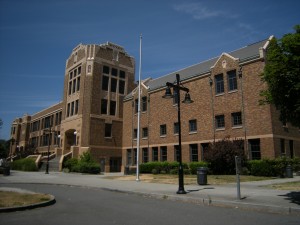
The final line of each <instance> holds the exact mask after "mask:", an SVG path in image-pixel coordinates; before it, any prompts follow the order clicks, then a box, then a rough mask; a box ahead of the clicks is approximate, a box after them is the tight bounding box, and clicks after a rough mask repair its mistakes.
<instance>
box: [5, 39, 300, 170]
mask: <svg viewBox="0 0 300 225" xmlns="http://www.w3.org/2000/svg"><path fill="white" fill-rule="evenodd" d="M267 46H268V40H264V41H261V42H257V43H254V44H252V45H249V46H246V47H244V48H241V49H238V50H235V51H233V52H230V53H223V54H221V55H220V56H218V57H216V58H213V59H210V60H207V61H204V62H201V63H199V64H196V65H193V66H191V67H188V68H185V69H182V70H180V71H178V72H176V73H178V74H179V75H180V76H181V82H182V85H183V86H184V87H186V88H188V89H189V90H190V92H189V94H190V96H191V98H192V100H193V101H194V102H193V103H191V104H181V134H182V153H183V154H182V157H183V158H182V160H183V162H190V161H201V160H203V151H205V148H206V147H207V146H208V144H209V143H211V142H213V141H216V140H221V139H224V138H231V139H243V140H245V141H244V149H245V153H246V154H247V156H248V158H250V159H253V158H266V157H268V158H274V157H278V156H282V155H286V156H289V157H294V156H298V157H299V156H300V133H299V129H298V128H295V127H292V126H291V125H290V124H287V125H285V126H283V124H282V123H281V122H280V121H279V120H278V118H279V112H278V111H276V109H275V107H274V106H272V105H261V104H259V100H260V99H261V97H260V92H261V90H264V89H265V88H266V84H265V83H263V82H262V81H261V77H260V74H261V73H262V72H263V69H264V66H265V51H266V48H267ZM176 73H171V74H168V75H165V76H162V77H159V78H157V79H151V78H148V79H146V80H143V81H142V83H141V88H142V90H141V120H140V124H141V126H140V152H139V153H140V154H139V162H145V161H165V160H167V161H176V160H177V159H178V151H177V146H178V133H177V127H176V123H177V104H176V102H174V99H164V98H162V96H163V95H164V94H165V89H166V82H174V81H175V80H176V78H175V75H176ZM134 74H135V61H134V59H133V58H132V57H131V56H129V55H128V54H127V53H126V52H125V50H124V49H123V48H122V47H120V46H118V45H115V44H112V43H109V42H108V43H105V44H102V45H83V44H79V45H78V46H76V47H75V48H74V49H73V51H72V52H71V55H70V57H69V58H68V59H67V60H66V69H65V74H64V89H63V93H64V96H63V100H62V102H60V103H58V104H56V105H54V106H51V107H49V108H47V109H44V110H43V111H41V112H38V113H36V114H34V115H31V116H30V115H24V116H23V117H22V118H17V119H16V120H14V121H13V123H12V132H11V137H12V138H13V139H14V140H16V141H15V142H14V143H12V145H11V152H10V153H11V154H14V153H15V151H16V150H20V149H24V148H26V147H28V146H30V147H34V148H35V150H36V151H37V152H39V153H42V154H45V153H47V149H48V139H49V134H47V133H46V132H45V129H49V127H51V131H52V135H51V136H50V138H51V141H50V143H51V152H54V151H56V152H57V153H60V154H66V153H69V152H72V155H73V157H77V158H78V157H79V156H80V155H81V154H82V153H83V152H85V151H89V152H91V154H92V155H93V157H94V158H95V159H96V160H97V161H98V162H99V163H100V164H101V167H102V171H105V172H113V171H120V170H121V165H122V169H124V167H125V166H135V164H136V161H137V159H136V156H137V150H136V149H137V122H138V121H137V99H138V91H137V88H135V84H134ZM173 91H174V90H173ZM180 94H181V101H182V100H183V99H184V95H185V93H184V91H182V92H181V93H180Z"/></svg>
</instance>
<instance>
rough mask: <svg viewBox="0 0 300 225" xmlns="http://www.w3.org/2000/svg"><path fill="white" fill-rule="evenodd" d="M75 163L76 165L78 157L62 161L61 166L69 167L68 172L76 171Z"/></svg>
mask: <svg viewBox="0 0 300 225" xmlns="http://www.w3.org/2000/svg"><path fill="white" fill-rule="evenodd" d="M77 165H78V159H75V158H71V159H68V160H66V161H65V162H64V165H63V167H64V168H67V169H69V171H70V172H76V167H77Z"/></svg>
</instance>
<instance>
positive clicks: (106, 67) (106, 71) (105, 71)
mask: <svg viewBox="0 0 300 225" xmlns="http://www.w3.org/2000/svg"><path fill="white" fill-rule="evenodd" d="M102 72H103V73H105V74H109V67H108V66H103V70H102Z"/></svg>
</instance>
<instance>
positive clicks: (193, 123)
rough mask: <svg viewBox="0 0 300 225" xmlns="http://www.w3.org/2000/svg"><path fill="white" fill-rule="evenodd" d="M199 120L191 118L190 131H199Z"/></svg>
mask: <svg viewBox="0 0 300 225" xmlns="http://www.w3.org/2000/svg"><path fill="white" fill-rule="evenodd" d="M197 129H198V128H197V120H196V119H192V120H189V132H190V133H197Z"/></svg>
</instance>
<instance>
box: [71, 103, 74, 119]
mask: <svg viewBox="0 0 300 225" xmlns="http://www.w3.org/2000/svg"><path fill="white" fill-rule="evenodd" d="M73 115H74V102H72V103H71V116H73Z"/></svg>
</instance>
